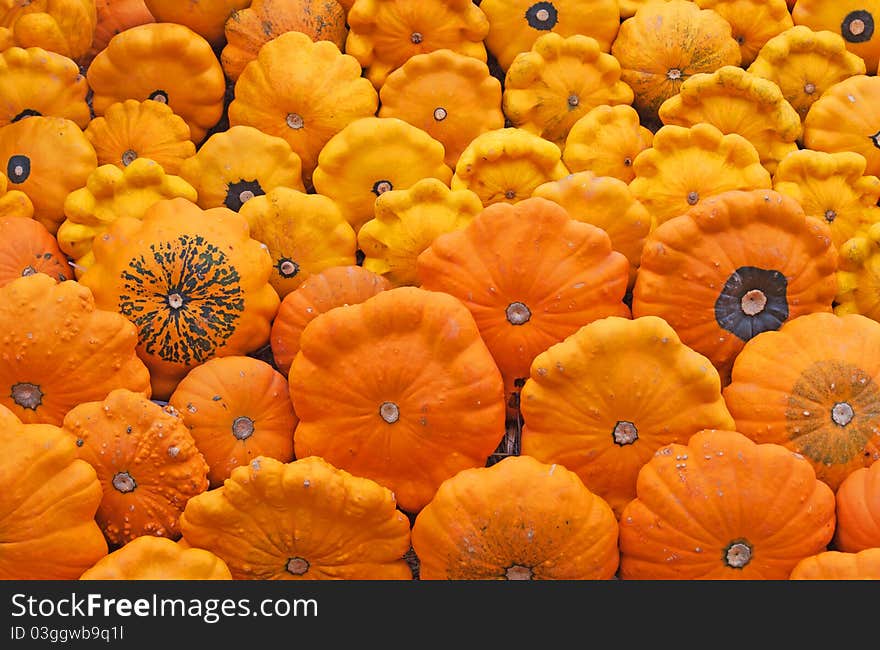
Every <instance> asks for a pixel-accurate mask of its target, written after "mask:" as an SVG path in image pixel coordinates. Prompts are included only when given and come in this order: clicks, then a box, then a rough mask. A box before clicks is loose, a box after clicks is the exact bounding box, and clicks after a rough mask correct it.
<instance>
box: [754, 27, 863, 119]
mask: <svg viewBox="0 0 880 650" xmlns="http://www.w3.org/2000/svg"><path fill="white" fill-rule="evenodd" d="M748 71H749V72H750V73H752V74H756V75H758V76H759V77H763V78H765V79H769V80H770V81H773V82H775V83H776V84H777V85H778V86H779V89H780V90H781V91H782V95H783V96H784V97H785V99H786V101H788V103H789V104H791V106H792V108H794V110H796V111H797V112H798V115H800V116H801V120H802V121H803V119H804V118H805V117H806V116H807V111H809V110H810V106H812V105H813V102H815V101H816V100H817V99H819V97H821V96H822V94H823V93H824V92H825V91H826V90H828V88H829V87H831V86H833V85H834V84H836V83H837V82H838V81H843V80H844V79H846V78H847V77H851V76H853V75H857V74H865V60H864V59H862V58H861V57H860V56H858V55H856V54H853V53H852V52H850V51H849V50H848V49H847V48H846V41H844V40H843V37H842V36H841V35H840V34H837V33H836V32H832V31H828V30H819V31H813V30H812V29H810V28H809V27H807V26H806V25H795V26H793V27H790V28H789V29H786V30H785V31H784V32H782V33H780V34H778V35H776V36H774V37H773V38H771V39H770V40H768V41H767V42H766V43H765V44H764V46H763V47H762V48H761V49H760V50H759V51H758V55H757V57H755V60H754V61H752V63H751V64H750V65H749V67H748Z"/></svg>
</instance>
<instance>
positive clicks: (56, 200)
mask: <svg viewBox="0 0 880 650" xmlns="http://www.w3.org/2000/svg"><path fill="white" fill-rule="evenodd" d="M4 166H5V169H4ZM97 166H98V160H97V156H96V154H95V149H94V147H92V145H91V143H90V142H89V140H88V138H86V136H85V135H84V134H83V132H82V129H80V128H79V127H78V126H77V125H76V123H75V122H72V121H70V120H68V119H67V118H66V117H49V116H42V115H33V116H30V117H28V118H26V119H23V120H19V121H18V122H12V123H10V124H7V125H6V126H0V170H2V171H5V173H6V177H7V180H8V182H9V183H10V187H11V188H12V189H15V190H20V191H21V192H24V193H25V194H26V195H27V196H28V198H29V199H30V200H31V203H32V204H33V207H34V219H36V220H37V221H39V222H40V223H42V224H43V225H44V226H45V227H46V230H48V231H49V232H50V233H52V234H53V235H54V234H55V233H57V232H58V227H59V226H60V225H61V222H62V221H64V201H65V200H66V199H67V195H68V194H69V193H70V192H72V191H74V190H77V189H79V188H80V187H83V186H84V185H85V184H86V181H87V180H88V177H89V175H90V174H91V173H92V172H93V171H95V168H96V167H97Z"/></svg>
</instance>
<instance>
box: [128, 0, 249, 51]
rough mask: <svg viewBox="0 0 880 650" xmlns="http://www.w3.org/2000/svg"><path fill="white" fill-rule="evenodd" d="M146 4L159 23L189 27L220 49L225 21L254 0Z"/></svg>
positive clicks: (156, 1)
mask: <svg viewBox="0 0 880 650" xmlns="http://www.w3.org/2000/svg"><path fill="white" fill-rule="evenodd" d="M144 4H145V5H146V6H147V9H149V10H150V13H151V14H153V16H155V18H156V20H157V21H158V22H160V23H166V24H178V25H183V26H185V27H188V28H189V29H191V30H192V31H193V32H195V33H196V34H198V35H199V36H201V37H202V38H204V39H205V40H206V41H207V42H208V43H210V44H211V47H215V48H218V49H219V48H220V47H222V45H223V42H224V39H225V32H224V27H225V26H226V21H227V20H228V19H229V17H230V15H232V13H233V12H234V11H237V10H239V9H244V8H245V7H247V6H248V5H250V4H251V0H199V1H198V2H194V3H192V2H191V3H181V2H178V1H177V0H144Z"/></svg>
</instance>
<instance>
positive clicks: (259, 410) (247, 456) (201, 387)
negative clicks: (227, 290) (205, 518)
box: [168, 356, 297, 488]
mask: <svg viewBox="0 0 880 650" xmlns="http://www.w3.org/2000/svg"><path fill="white" fill-rule="evenodd" d="M168 404H169V405H170V406H172V407H174V408H175V409H176V410H177V412H178V413H179V414H180V417H181V418H183V422H184V424H185V425H186V428H187V429H189V432H190V434H191V435H192V437H193V440H194V441H195V444H196V447H198V449H199V451H200V452H201V453H202V456H204V458H205V461H206V462H207V463H208V468H209V469H208V480H209V481H210V487H212V488H214V487H217V486H219V485H222V484H223V481H224V480H226V479H227V478H229V475H230V474H231V473H232V470H234V469H235V468H236V467H238V466H240V465H247V464H248V463H249V462H250V461H251V460H253V459H254V458H256V457H257V456H268V457H270V458H275V459H277V460H280V461H281V462H282V463H286V462H288V461H290V460H293V430H294V429H295V428H296V423H297V419H296V414H295V413H294V412H293V405H292V404H291V403H290V393H289V390H288V387H287V380H286V379H285V378H284V375H282V374H281V373H279V372H278V371H277V370H275V369H274V368H273V367H272V366H270V365H269V364H268V363H266V362H265V361H261V360H260V359H255V358H253V357H246V356H229V357H217V358H215V359H209V360H208V361H205V362H204V363H202V364H201V365H198V366H196V367H195V368H193V369H192V370H190V371H189V372H188V373H187V375H186V377H184V378H183V379H182V380H181V381H180V383H179V384H178V385H177V387H176V388H175V389H174V392H173V393H171V396H170V397H169V398H168Z"/></svg>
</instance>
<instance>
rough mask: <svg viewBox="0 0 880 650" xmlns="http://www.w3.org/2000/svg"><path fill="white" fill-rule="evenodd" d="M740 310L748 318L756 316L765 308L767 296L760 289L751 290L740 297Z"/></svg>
mask: <svg viewBox="0 0 880 650" xmlns="http://www.w3.org/2000/svg"><path fill="white" fill-rule="evenodd" d="M741 304H742V310H743V313H744V314H746V315H748V316H756V315H757V314H760V313H761V312H762V311H764V307H766V306H767V296H766V295H765V294H764V292H763V291H761V290H760V289H752V290H751V291H749V292H748V293H746V295H744V296H743V297H742V301H741Z"/></svg>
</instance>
